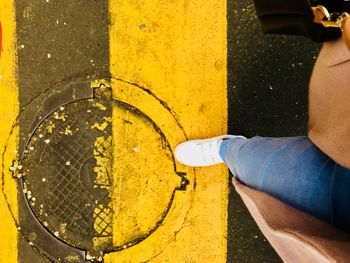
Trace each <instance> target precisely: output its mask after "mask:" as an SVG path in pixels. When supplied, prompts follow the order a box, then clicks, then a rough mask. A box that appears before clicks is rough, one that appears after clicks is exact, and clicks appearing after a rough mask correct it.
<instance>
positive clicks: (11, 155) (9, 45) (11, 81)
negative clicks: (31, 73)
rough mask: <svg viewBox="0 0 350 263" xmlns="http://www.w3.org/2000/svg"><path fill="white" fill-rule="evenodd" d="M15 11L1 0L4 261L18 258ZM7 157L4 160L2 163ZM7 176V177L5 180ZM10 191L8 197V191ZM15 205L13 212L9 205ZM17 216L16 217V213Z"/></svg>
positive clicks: (0, 241) (0, 223)
mask: <svg viewBox="0 0 350 263" xmlns="http://www.w3.org/2000/svg"><path fill="white" fill-rule="evenodd" d="M14 19H15V11H14V6H13V1H0V22H1V24H2V30H3V53H2V55H1V58H0V76H1V77H0V121H1V125H0V138H1V139H0V151H1V153H3V151H4V147H7V151H6V155H5V156H4V157H5V158H4V160H3V159H2V158H0V167H2V166H4V171H3V172H4V177H3V178H2V177H1V178H0V181H1V182H0V184H3V189H2V192H1V193H0V215H1V216H0V218H1V220H0V233H1V238H0V262H1V263H15V262H17V235H18V234H17V228H16V225H15V222H14V219H16V220H18V204H17V187H16V181H15V180H14V179H13V178H12V174H11V173H10V170H9V167H10V166H11V164H12V161H13V160H15V159H16V152H17V151H16V149H17V140H18V128H14V129H13V130H12V136H11V139H10V140H9V141H7V138H8V137H9V134H10V132H11V127H12V125H13V124H14V123H15V121H16V117H17V115H18V110H19V109H18V87H17V82H16V52H15V50H16V49H15V48H16V47H15V28H16V27H15V20H14ZM3 161H4V163H2V162H3ZM3 180H4V181H3ZM4 193H5V194H6V199H7V201H6V199H5V195H4ZM8 205H9V206H10V207H11V210H12V214H11V213H10V210H9V207H8ZM12 216H14V218H13V217H12Z"/></svg>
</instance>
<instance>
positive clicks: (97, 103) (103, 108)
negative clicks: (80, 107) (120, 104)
mask: <svg viewBox="0 0 350 263" xmlns="http://www.w3.org/2000/svg"><path fill="white" fill-rule="evenodd" d="M92 106H94V107H96V108H98V109H100V110H103V111H105V110H107V108H106V106H105V105H103V104H101V103H99V102H95V103H93V104H92Z"/></svg>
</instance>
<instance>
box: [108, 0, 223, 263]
mask: <svg viewBox="0 0 350 263" xmlns="http://www.w3.org/2000/svg"><path fill="white" fill-rule="evenodd" d="M109 5H110V6H109V9H110V14H111V27H110V65H111V66H110V71H111V74H112V76H113V77H114V79H113V80H112V83H111V84H112V88H113V92H114V96H115V97H116V98H120V99H121V100H122V101H128V103H129V104H131V105H133V106H135V107H136V108H138V109H141V108H142V112H144V113H145V114H146V115H147V116H148V117H150V118H151V119H153V120H154V122H155V123H156V124H157V125H158V126H159V127H160V128H161V129H162V130H163V132H164V133H166V134H167V135H169V144H170V146H171V148H172V149H173V148H174V147H175V145H176V144H178V143H180V142H181V141H183V140H184V139H185V138H184V135H183V134H181V133H177V132H175V131H174V132H173V133H171V128H169V127H173V125H174V124H173V122H171V121H170V118H168V116H167V114H166V113H163V112H162V110H161V106H159V105H158V104H159V103H158V104H157V101H152V100H148V98H147V96H145V97H143V95H142V91H130V90H132V89H133V88H135V86H133V85H131V84H130V83H136V84H138V85H140V86H142V87H145V88H147V89H149V90H150V91H151V92H152V93H153V94H155V95H156V96H157V97H158V98H159V99H160V100H162V101H164V102H165V103H166V104H167V107H169V108H171V109H172V111H173V113H174V114H176V116H177V119H178V122H179V123H180V125H181V126H182V127H183V129H184V131H185V133H186V135H187V137H188V138H189V139H193V138H203V137H210V136H214V135H219V134H224V133H226V131H227V98H226V73H227V71H226V57H227V44H226V43H227V39H226V29H227V25H226V1H224V0H207V1H201V0H180V1H160V0H141V1H134V0H129V1H122V0H110V1H109ZM117 79H118V80H117ZM120 79H121V80H123V81H126V83H123V82H122V83H121V81H120ZM127 83H129V84H127ZM138 92H139V93H140V94H138ZM124 93H126V94H129V97H126V96H125V94H124ZM122 114H123V112H119V111H118V110H115V111H114V112H113V115H114V116H113V118H116V116H117V115H119V116H120V115H122ZM124 114H125V113H124ZM130 118H131V117H130ZM113 120H114V119H113ZM135 121H136V120H135ZM123 127H124V126H123ZM118 129H120V127H119V128H118V127H117V126H116V125H114V127H113V133H114V136H113V140H115V135H116V134H117V133H118V132H119V130H118ZM123 132H124V133H123V134H127V133H128V134H131V135H128V136H127V137H125V138H128V140H129V139H130V141H128V142H127V143H126V144H125V145H129V146H128V147H130V149H134V148H135V149H136V148H137V149H141V150H142V149H152V151H151V152H150V153H149V155H152V157H151V158H150V159H149V161H148V162H145V163H144V166H145V167H146V168H149V166H151V168H152V166H157V165H158V167H159V169H160V171H159V172H160V173H161V174H164V175H166V174H169V171H170V170H171V168H170V167H169V166H168V165H166V162H164V159H163V158H162V156H161V155H162V154H164V153H163V152H162V151H163V150H164V149H159V148H156V147H155V146H152V145H151V144H150V142H152V140H156V138H155V137H154V134H153V133H152V132H151V129H149V130H148V129H147V127H146V126H145V128H142V129H141V128H140V129H139V130H123ZM133 133H134V135H135V136H132V134H133ZM133 138H134V140H135V141H137V143H138V144H137V145H134V143H133V141H132V140H133ZM120 143H122V142H119V141H118V143H117V142H116V141H114V147H115V150H114V154H115V153H116V152H117V151H119V150H120V149H118V148H117V146H118V145H119V146H120ZM152 147H155V148H152ZM136 152H137V151H136ZM135 155H136V154H135ZM123 156H124V155H123ZM154 156H160V157H159V158H158V159H157V158H155V157H154ZM117 161H118V160H116V159H115V158H114V171H115V172H116V171H119V172H120V171H123V172H127V171H128V170H127V168H126V167H125V166H118V169H119V170H115V167H116V165H117V164H116V162H117ZM139 161H140V159H137V161H136V163H137V162H139ZM128 163H129V164H130V165H131V164H135V160H133V159H132V158H131V157H130V159H128V160H125V159H124V160H123V164H128ZM177 168H178V170H179V171H186V172H187V173H188V177H189V179H190V181H191V185H190V186H189V187H188V190H186V191H184V192H179V191H177V193H176V194H175V198H174V201H173V204H172V206H171V209H170V210H169V213H168V215H167V217H166V218H165V219H164V221H163V222H162V224H161V225H160V226H159V228H158V229H157V230H155V231H154V232H153V233H152V234H151V235H150V236H149V237H147V238H146V239H144V240H143V241H142V242H140V243H138V244H136V245H134V246H131V247H128V246H125V248H126V249H124V250H122V251H119V252H115V253H112V254H109V255H107V256H105V261H106V262H145V261H148V260H150V262H226V236H227V193H228V186H227V176H228V174H227V169H226V168H225V167H224V166H223V165H218V166H214V167H210V168H200V169H196V171H195V173H194V170H191V169H190V168H187V167H183V166H181V165H179V164H177ZM120 169H121V170H120ZM129 172H130V174H129V176H130V177H132V176H133V174H132V173H131V170H129ZM119 176H120V175H119V173H118V174H114V178H115V179H114V180H115V181H116V182H118V181H119V182H120V186H119V190H118V189H117V188H118V187H117V186H116V189H115V190H116V192H117V193H120V189H125V187H128V185H125V186H124V188H123V186H122V183H123V182H124V181H123V180H124V179H123V178H119ZM126 176H128V175H126ZM144 176H148V175H147V173H145V174H144ZM116 177H117V178H116ZM194 181H196V187H194V185H193V183H194ZM174 183H176V182H175V181H174V182H173V181H169V182H168V185H172V184H174ZM130 185H132V184H130ZM160 185H161V184H160ZM160 185H153V186H152V187H153V191H155V192H156V193H158V195H160V196H162V194H163V195H164V196H168V192H166V190H165V188H164V185H162V186H160ZM129 187H130V186H129ZM157 187H158V188H157ZM132 190H133V191H134V192H135V193H137V189H132ZM150 196H151V195H150ZM118 197H119V196H115V198H114V202H115V208H116V207H118V204H120V202H122V201H123V199H120V200H119V199H118ZM124 197H126V198H132V197H133V196H131V195H130V196H127V194H124ZM163 199H165V198H163ZM135 201H138V200H137V199H135ZM149 202H152V203H151V204H152V205H153V207H154V210H157V209H159V210H160V211H161V207H162V206H164V204H163V203H162V200H158V201H157V199H156V198H155V197H154V196H152V197H150V199H149V200H144V202H143V203H142V202H140V206H139V207H134V208H133V213H131V214H129V216H128V215H126V214H120V215H122V216H123V217H122V218H123V220H122V223H121V221H118V218H116V217H115V218H114V222H113V223H114V226H113V229H114V231H115V233H114V242H115V245H121V244H123V238H124V239H125V238H126V237H127V235H128V234H130V235H133V234H135V233H134V232H133V231H136V230H137V231H141V232H142V231H146V230H147V227H146V226H145V225H142V224H141V227H139V228H140V229H137V227H138V226H139V225H140V224H139V222H137V218H144V220H149V214H150V210H149V209H145V208H144V206H143V205H149ZM126 207H127V206H126ZM147 207H149V206H147ZM115 211H117V209H115ZM183 211H186V213H185V214H183ZM152 212H153V211H152ZM119 219H120V217H119ZM128 220H129V221H128ZM130 222H136V223H135V224H134V228H133V227H132V224H131V223H130ZM135 229H136V230H135ZM118 231H119V232H118ZM120 233H124V235H121V234H120ZM142 233H143V232H142ZM125 240H127V238H126V239H125ZM125 240H124V241H125Z"/></svg>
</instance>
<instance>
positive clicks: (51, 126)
mask: <svg viewBox="0 0 350 263" xmlns="http://www.w3.org/2000/svg"><path fill="white" fill-rule="evenodd" d="M55 128H56V125H55V124H54V123H52V124H50V125H48V126H47V127H46V129H47V132H48V133H52V132H53V129H55Z"/></svg>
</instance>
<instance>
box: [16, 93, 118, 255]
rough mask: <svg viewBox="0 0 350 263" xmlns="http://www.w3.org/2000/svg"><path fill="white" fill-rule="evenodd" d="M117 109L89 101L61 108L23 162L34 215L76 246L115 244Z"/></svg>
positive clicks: (47, 121) (43, 127)
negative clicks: (113, 116)
mask: <svg viewBox="0 0 350 263" xmlns="http://www.w3.org/2000/svg"><path fill="white" fill-rule="evenodd" d="M110 119H111V105H110V103H108V102H107V101H106V100H102V99H89V100H81V101H77V102H73V103H70V104H68V105H66V106H65V107H60V108H59V109H57V111H55V112H53V113H52V114H51V115H49V116H48V118H46V119H45V120H44V121H43V122H42V123H41V125H40V126H39V127H38V128H37V129H36V131H35V133H34V135H33V136H32V137H31V139H30V141H29V143H28V145H27V147H26V149H25V154H24V158H23V161H22V166H23V168H22V169H23V172H24V174H25V175H26V176H25V177H24V178H25V179H24V191H25V194H26V197H27V200H28V203H29V204H30V206H31V209H32V211H33V212H34V214H35V216H36V217H37V218H38V220H39V221H40V222H41V223H42V225H43V226H45V227H46V228H47V229H48V230H49V231H50V232H51V233H52V234H53V235H55V236H56V237H58V238H60V239H62V240H63V241H65V242H66V243H68V244H69V245H71V246H74V247H79V248H85V249H91V248H92V247H93V241H94V240H96V238H100V239H103V240H102V242H100V246H101V244H102V247H105V248H106V247H109V246H111V244H112V215H113V207H112V206H111V197H110V188H111V186H112V180H113V178H112V177H111V175H110V173H109V172H110V170H111V169H110V166H111V155H112V153H111V145H112V140H111V120H110Z"/></svg>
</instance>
